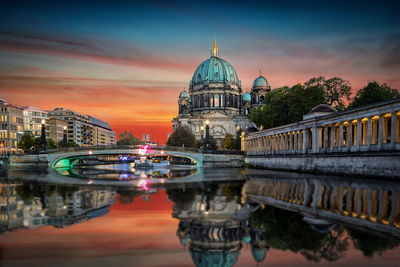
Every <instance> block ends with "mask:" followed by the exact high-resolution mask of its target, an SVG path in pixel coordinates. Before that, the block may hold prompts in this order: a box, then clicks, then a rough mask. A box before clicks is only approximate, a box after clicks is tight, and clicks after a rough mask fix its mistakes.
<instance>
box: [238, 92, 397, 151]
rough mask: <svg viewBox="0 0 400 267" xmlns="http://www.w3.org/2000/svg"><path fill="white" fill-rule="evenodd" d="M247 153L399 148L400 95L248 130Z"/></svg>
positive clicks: (387, 149)
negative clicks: (331, 112) (257, 130)
mask: <svg viewBox="0 0 400 267" xmlns="http://www.w3.org/2000/svg"><path fill="white" fill-rule="evenodd" d="M242 150H244V151H245V153H246V154H247V155H249V156H255V155H272V156H274V155H281V154H282V155H287V154H325V153H342V152H346V153H348V152H374V151H400V98H396V99H393V100H389V101H384V102H380V103H376V104H371V105H367V106H363V107H359V108H355V109H351V110H348V111H344V112H338V113H333V114H329V115H323V116H315V117H311V118H306V119H304V120H303V121H300V122H296V123H292V124H288V125H283V126H279V127H275V128H272V129H267V130H264V131H260V132H256V133H250V134H248V135H246V136H245V137H244V138H243V140H242Z"/></svg>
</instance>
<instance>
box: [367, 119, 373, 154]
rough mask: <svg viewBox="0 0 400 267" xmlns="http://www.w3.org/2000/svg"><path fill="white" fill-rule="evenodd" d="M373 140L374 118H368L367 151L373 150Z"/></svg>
mask: <svg viewBox="0 0 400 267" xmlns="http://www.w3.org/2000/svg"><path fill="white" fill-rule="evenodd" d="M371 140H372V116H370V117H368V122H367V150H370V148H371Z"/></svg>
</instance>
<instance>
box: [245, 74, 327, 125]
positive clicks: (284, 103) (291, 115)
mask: <svg viewBox="0 0 400 267" xmlns="http://www.w3.org/2000/svg"><path fill="white" fill-rule="evenodd" d="M322 103H326V101H325V93H324V90H323V87H321V86H316V85H315V84H312V83H311V82H310V83H309V84H308V85H307V86H303V85H301V84H296V85H294V86H293V87H291V88H290V87H287V86H285V87H281V88H277V89H275V90H272V91H270V92H269V93H267V95H266V97H265V105H263V106H261V107H260V108H255V109H252V110H251V111H250V115H249V117H250V119H251V120H252V121H253V122H254V123H255V124H256V125H257V126H261V125H262V126H263V127H264V129H269V128H272V127H277V126H280V125H285V124H289V123H293V122H296V121H300V120H302V119H303V115H304V114H307V113H308V112H310V110H311V109H312V108H313V107H315V106H316V105H319V104H322Z"/></svg>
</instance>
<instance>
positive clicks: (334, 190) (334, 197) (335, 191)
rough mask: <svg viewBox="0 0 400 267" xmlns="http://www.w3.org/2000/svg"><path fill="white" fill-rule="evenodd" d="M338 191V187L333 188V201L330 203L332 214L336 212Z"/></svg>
mask: <svg viewBox="0 0 400 267" xmlns="http://www.w3.org/2000/svg"><path fill="white" fill-rule="evenodd" d="M337 191H338V186H337V185H336V186H332V191H331V199H330V202H331V205H330V206H331V211H332V212H335V205H336V194H337Z"/></svg>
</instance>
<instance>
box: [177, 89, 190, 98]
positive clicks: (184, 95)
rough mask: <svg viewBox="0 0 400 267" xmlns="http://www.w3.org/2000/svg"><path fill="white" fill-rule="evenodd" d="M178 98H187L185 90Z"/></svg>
mask: <svg viewBox="0 0 400 267" xmlns="http://www.w3.org/2000/svg"><path fill="white" fill-rule="evenodd" d="M179 98H189V94H188V92H187V91H186V90H183V91H182V92H181V93H180V94H179Z"/></svg>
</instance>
